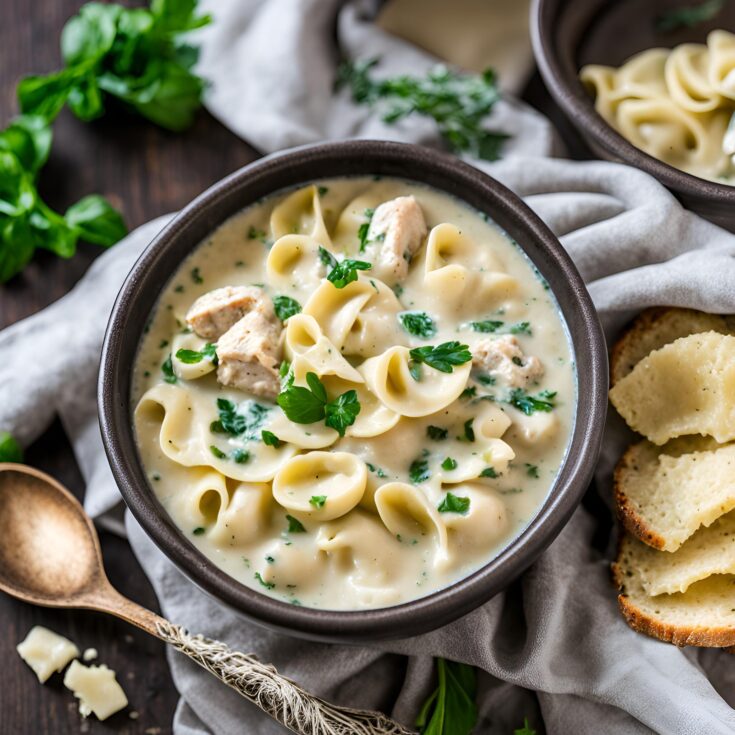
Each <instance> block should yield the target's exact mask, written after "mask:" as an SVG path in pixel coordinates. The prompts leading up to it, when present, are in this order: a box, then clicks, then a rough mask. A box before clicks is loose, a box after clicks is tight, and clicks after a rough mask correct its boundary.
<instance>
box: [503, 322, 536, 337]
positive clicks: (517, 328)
mask: <svg viewBox="0 0 735 735" xmlns="http://www.w3.org/2000/svg"><path fill="white" fill-rule="evenodd" d="M508 331H509V332H510V333H511V334H529V335H530V334H533V332H532V331H531V322H518V324H514V325H513V326H512V327H511V328H510V329H509V330H508Z"/></svg>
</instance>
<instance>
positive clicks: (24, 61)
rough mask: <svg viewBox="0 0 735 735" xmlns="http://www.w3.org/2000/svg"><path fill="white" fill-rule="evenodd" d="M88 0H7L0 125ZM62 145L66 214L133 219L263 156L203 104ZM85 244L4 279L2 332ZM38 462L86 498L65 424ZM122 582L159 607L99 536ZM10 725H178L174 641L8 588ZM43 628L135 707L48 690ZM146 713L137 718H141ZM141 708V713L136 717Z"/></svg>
mask: <svg viewBox="0 0 735 735" xmlns="http://www.w3.org/2000/svg"><path fill="white" fill-rule="evenodd" d="M81 4H82V3H81V2H80V1H79V0H33V2H29V1H28V0H4V1H3V22H2V23H0V125H2V126H4V125H6V124H7V122H8V120H9V119H10V117H11V116H12V115H14V114H15V113H16V112H17V107H16V102H15V85H16V83H17V81H18V79H19V78H20V77H21V76H23V75H25V74H28V73H32V72H38V73H41V72H47V71H50V70H52V69H54V68H57V67H58V65H59V51H58V39H59V33H60V31H61V28H62V26H63V24H64V22H65V21H66V19H67V18H68V17H69V16H70V15H72V14H73V13H75V12H76V10H77V9H78V8H79V6H80V5H81ZM54 136H55V138H54V146H53V150H52V155H51V158H50V160H49V163H48V165H47V166H46V167H45V169H44V170H43V172H42V176H41V180H40V190H41V193H42V196H43V197H44V199H45V201H46V202H47V203H48V204H49V205H50V206H52V207H54V208H56V209H58V210H63V209H65V208H66V207H68V206H69V205H70V204H72V203H73V202H75V201H76V200H77V199H79V198H80V197H82V196H84V195H85V194H89V193H92V192H99V193H102V194H105V195H106V196H108V197H109V198H110V199H111V200H112V201H113V202H114V203H115V204H116V205H117V206H118V207H120V208H121V209H122V211H123V212H124V214H125V219H126V221H127V223H128V225H129V226H130V227H135V226H137V225H140V224H142V223H143V222H146V221H147V220H149V219H151V218H153V217H155V216H157V215H160V214H163V213H165V212H172V211H174V210H176V209H179V208H180V207H181V206H183V205H184V204H186V203H187V202H188V201H189V200H190V199H192V198H193V197H194V196H196V195H197V194H199V193H200V192H201V191H202V190H203V189H205V188H206V187H207V186H209V185H210V184H211V183H213V182H214V181H216V180H217V179H220V178H221V177H222V176H224V175H226V174H228V173H230V172H231V171H233V170H234V169H236V168H238V167H239V166H242V165H244V164H245V163H247V162H248V161H251V160H253V159H254V158H255V157H257V153H256V152H255V151H254V150H253V149H252V148H250V147H248V146H247V145H246V144H245V143H243V142H242V141H241V140H240V139H239V138H237V137H236V136H234V135H232V134H231V133H230V132H229V131H228V130H227V129H226V128H224V127H223V126H221V125H220V124H219V123H217V122H216V121H215V120H214V119H213V118H212V117H211V116H210V115H208V114H207V113H206V112H204V111H202V113H201V114H200V115H199V116H198V118H197V121H196V123H195V124H194V126H193V127H192V128H191V129H190V130H188V131H187V132H185V133H183V134H178V135H175V134H172V133H167V132H165V131H163V130H161V129H159V128H157V127H155V126H154V125H152V124H150V123H147V122H146V121H144V120H141V119H140V118H136V117H133V116H127V115H119V114H116V115H115V116H114V117H113V116H110V117H109V118H105V119H102V120H100V121H97V122H95V123H92V124H83V123H81V122H79V121H78V120H76V119H75V118H74V117H72V116H71V115H70V114H68V113H66V112H64V113H62V115H61V116H60V117H59V119H58V120H57V122H56V124H55V126H54ZM99 252H100V251H99V249H98V248H96V247H94V246H91V245H81V246H80V248H79V252H78V253H77V254H76V255H75V256H74V257H73V258H72V259H71V260H69V261H63V260H60V259H58V258H57V257H56V256H54V255H51V254H50V253H39V254H37V255H36V257H35V258H34V259H33V262H32V263H31V265H30V266H29V267H28V268H27V269H26V270H25V272H24V273H23V274H22V275H20V276H18V277H16V278H15V279H13V280H12V281H11V282H10V283H8V284H6V285H2V286H0V328H2V327H4V326H6V325H8V324H12V323H14V322H16V321H18V320H19V319H22V318H23V317H26V316H28V315H30V314H33V313H35V312H36V311H38V310H39V309H42V308H43V307H44V306H47V305H48V304H49V303H51V302H53V301H55V300H56V299H58V298H59V297H61V296H63V295H64V294H65V293H66V292H67V291H69V289H70V288H71V287H72V286H73V285H74V284H75V283H76V282H77V281H78V280H79V278H81V276H82V275H83V274H84V273H85V271H86V270H87V268H88V267H89V265H90V264H91V262H92V261H93V260H94V258H95V257H96V256H97V255H98V254H99ZM27 461H28V463H29V464H31V465H33V466H35V467H39V468H41V469H43V470H45V471H47V472H49V473H50V474H52V475H53V476H55V477H57V478H58V479H59V480H61V481H62V482H64V483H65V484H66V485H67V486H68V487H69V488H70V489H71V490H72V491H73V492H74V493H75V494H77V495H78V496H79V497H81V496H82V495H83V492H84V482H83V480H82V477H81V475H80V473H79V469H78V468H77V465H76V462H75V461H74V456H73V454H72V450H71V447H70V446H69V443H68V441H67V440H66V437H65V435H64V432H63V429H62V427H61V424H60V423H59V422H58V421H57V422H56V423H55V424H54V425H53V426H52V427H51V428H50V429H49V431H47V432H46V433H45V434H44V436H42V437H41V438H40V439H39V440H38V441H37V442H36V443H35V444H34V445H33V446H32V447H31V448H30V449H29V451H28V452H27ZM101 541H102V548H103V553H104V557H105V566H106V568H107V571H108V574H109V577H110V579H111V581H112V583H113V584H114V585H115V586H116V587H117V588H118V589H119V590H120V591H121V592H123V593H124V594H126V595H128V596H129V597H130V598H132V599H133V600H135V601H137V602H139V603H141V604H142V605H145V606H147V607H150V608H152V609H154V610H157V602H156V598H155V595H154V594H153V590H152V589H151V587H150V585H149V583H148V580H147V579H146V577H145V575H144V574H143V572H142V570H141V569H140V567H139V566H138V564H137V562H136V560H135V557H134V556H133V554H132V552H131V550H130V547H129V546H128V545H127V543H126V542H125V540H124V539H121V538H117V537H116V536H114V535H112V534H110V533H105V532H102V533H101ZM0 620H1V621H2V622H3V625H2V629H1V631H0V660H2V662H3V665H2V667H0V733H2V734H3V735H5V734H7V735H11V734H12V735H24V734H25V733H33V734H34V735H63V734H65V733H78V732H88V733H110V732H115V733H126V734H129V735H137V734H138V733H141V734H143V733H147V734H148V735H151V734H152V733H161V735H163V734H164V733H168V732H170V731H171V721H172V718H173V711H174V708H175V706H176V701H177V694H176V690H175V689H174V687H173V684H172V682H171V677H170V674H169V670H168V665H167V663H166V659H165V652H164V647H163V645H162V644H160V643H158V642H157V641H155V640H154V639H152V638H150V637H148V636H147V635H146V634H144V633H142V632H139V631H137V630H135V629H133V628H131V627H130V626H128V625H126V624H124V623H122V622H120V621H117V620H114V619H112V618H109V617H105V616H102V615H98V614H94V613H84V612H77V611H58V610H45V609H41V608H34V607H32V606H30V605H24V604H22V603H19V602H16V601H15V600H12V599H10V598H8V597H5V596H1V595H0ZM36 624H40V625H46V626H48V627H49V628H51V629H53V630H56V631H58V632H59V633H61V634H63V635H66V636H68V637H69V638H70V639H71V640H73V641H75V642H76V643H77V645H79V647H80V648H82V649H84V648H86V647H94V648H96V649H97V650H98V651H99V662H103V663H106V664H107V665H109V666H110V667H111V668H113V669H115V670H116V671H117V672H118V677H119V679H120V682H121V684H122V686H123V687H124V689H125V691H126V692H127V695H128V699H129V700H130V707H129V708H128V709H127V710H125V711H123V712H121V713H118V714H117V715H114V716H113V717H111V718H110V719H109V720H107V721H106V722H104V723H100V722H97V721H96V720H95V719H94V717H92V718H90V719H89V720H88V721H85V722H83V721H82V718H81V717H80V715H79V713H78V712H77V703H76V700H75V699H74V698H73V696H72V695H71V692H69V691H68V690H67V689H66V688H65V687H64V686H63V684H62V677H61V675H54V676H53V677H52V678H51V679H50V680H49V681H48V682H47V683H46V684H45V685H44V686H41V685H39V684H38V681H37V680H36V678H35V676H34V674H33V673H32V672H31V670H30V669H29V668H28V667H27V666H26V665H25V664H24V663H23V662H22V661H21V659H20V658H19V657H18V656H17V654H16V653H15V645H16V644H17V643H18V642H19V641H21V640H22V639H23V637H24V636H25V635H26V633H27V632H28V630H29V629H30V628H31V627H32V626H33V625H36ZM131 713H137V715H138V717H137V719H131V716H130V715H131ZM133 716H135V714H133Z"/></svg>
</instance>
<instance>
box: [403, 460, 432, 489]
mask: <svg viewBox="0 0 735 735" xmlns="http://www.w3.org/2000/svg"><path fill="white" fill-rule="evenodd" d="M408 477H409V479H410V480H411V482H412V483H413V484H414V485H419V484H420V483H422V482H426V481H427V480H428V479H429V478H430V477H431V472H430V471H429V460H428V459H426V455H422V456H421V457H417V458H416V459H414V461H413V462H411V466H410V467H409V468H408Z"/></svg>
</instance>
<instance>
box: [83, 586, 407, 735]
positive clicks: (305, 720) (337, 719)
mask: <svg viewBox="0 0 735 735" xmlns="http://www.w3.org/2000/svg"><path fill="white" fill-rule="evenodd" d="M88 606H89V607H93V608H96V609H100V610H104V611H106V612H110V613H112V614H113V615H116V616H117V617H120V618H123V619H124V620H127V621H128V622H129V623H132V624H133V625H137V626H138V627H139V628H142V629H143V630H145V631H146V632H148V633H150V634H151V635H153V636H155V637H157V638H160V639H161V640H162V641H164V642H165V643H168V644H170V645H172V646H173V647H174V648H175V649H176V650H177V651H180V652H181V653H183V654H184V655H185V656H188V657H189V658H190V659H191V660H192V661H194V662H196V663H197V664H199V666H201V667H202V668H204V669H206V670H207V671H209V672H210V673H212V674H214V675H215V676H216V677H217V678H218V679H219V680H220V681H222V682H224V683H225V684H227V686H229V687H232V688H233V689H234V690H235V691H236V692H239V693H240V694H241V695H242V696H243V697H245V699H247V700H248V701H249V702H252V703H253V704H254V705H256V707H259V708H260V709H261V710H263V712H265V713H266V714H268V715H270V716H271V717H272V718H273V719H274V720H277V721H278V722H280V723H281V724H282V725H284V726H285V727H287V728H288V729H289V730H291V731H292V732H295V733H298V735H415V733H414V731H413V730H409V729H407V728H406V727H404V726H403V725H400V724H399V723H397V722H395V721H394V720H392V719H390V718H389V717H387V716H386V715H384V714H382V713H381V712H371V711H368V710H359V709H351V708H349V707H339V706H337V705H335V704H330V703H329V702H325V701H324V700H323V699H320V698H319V697H315V696H313V695H311V694H309V693H308V692H306V691H305V690H304V689H302V688H301V687H300V686H299V685H298V684H296V683H295V682H293V681H291V680H290V679H287V678H286V677H285V676H281V675H280V674H279V673H278V672H277V671H276V669H275V667H273V666H271V665H269V664H264V663H262V662H261V661H259V660H258V659H257V658H256V657H255V656H253V655H252V654H247V653H240V652H239V651H232V650H231V649H230V648H229V647H228V646H227V645H225V644H224V643H221V642H220V641H215V640H211V639H210V638H205V637H204V636H201V635H190V634H189V633H188V632H187V631H186V630H185V629H184V628H182V627H181V626H180V625H174V624H173V623H170V622H169V621H168V620H166V619H165V618H162V617H161V616H160V615H156V614H155V613H153V612H151V611H150V610H146V609H145V608H144V607H141V606H140V605H138V604H136V603H134V602H132V601H131V600H128V599H127V598H125V597H123V596H122V595H121V594H120V593H119V592H117V590H115V589H114V588H112V587H107V589H105V590H104V591H103V592H102V593H101V595H100V597H99V598H96V599H94V600H89V601H88Z"/></svg>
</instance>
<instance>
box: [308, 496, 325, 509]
mask: <svg viewBox="0 0 735 735" xmlns="http://www.w3.org/2000/svg"><path fill="white" fill-rule="evenodd" d="M326 502H327V496H326V495H312V496H311V497H310V498H309V505H313V506H314V507H315V508H323V507H324V506H325V505H326Z"/></svg>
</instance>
